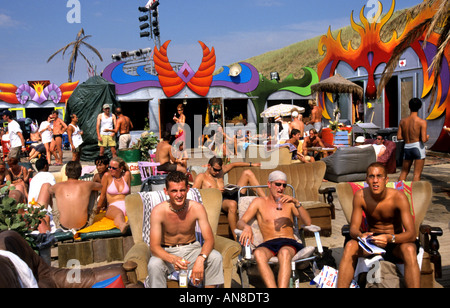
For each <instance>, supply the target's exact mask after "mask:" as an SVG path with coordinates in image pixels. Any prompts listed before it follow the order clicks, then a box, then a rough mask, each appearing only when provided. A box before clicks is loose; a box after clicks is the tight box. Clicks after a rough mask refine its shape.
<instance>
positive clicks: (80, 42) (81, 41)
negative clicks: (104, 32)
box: [47, 28, 103, 82]
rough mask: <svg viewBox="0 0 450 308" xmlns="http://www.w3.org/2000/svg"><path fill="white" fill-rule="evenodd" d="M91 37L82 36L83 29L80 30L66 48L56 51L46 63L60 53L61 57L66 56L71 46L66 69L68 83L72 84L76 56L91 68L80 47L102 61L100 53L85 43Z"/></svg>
mask: <svg viewBox="0 0 450 308" xmlns="http://www.w3.org/2000/svg"><path fill="white" fill-rule="evenodd" d="M91 36H92V35H85V34H84V29H83V28H81V30H80V32H78V34H77V37H76V39H75V41H73V42H71V43H69V44H67V45H66V46H64V47H63V48H61V49H60V50H58V51H57V52H55V53H54V54H52V55H51V56H50V58H48V60H47V63H48V62H50V61H51V60H52V59H53V58H54V57H55V56H56V55H57V54H58V53H60V52H62V55H63V57H64V55H65V54H66V51H67V49H69V47H70V46H73V48H72V53H71V55H70V61H69V68H68V73H69V82H72V78H73V76H74V75H75V65H76V64H77V58H78V55H81V56H82V57H83V58H84V60H85V61H86V62H87V64H88V65H89V67H92V64H91V62H89V60H88V59H87V58H86V56H85V55H84V54H83V52H81V47H82V46H85V47H87V48H89V49H90V50H91V51H93V52H94V53H95V54H96V55H97V56H98V57H99V58H100V60H101V61H103V58H102V56H101V55H100V53H99V52H98V50H97V49H95V48H94V47H93V46H92V45H90V44H88V43H86V42H85V41H86V40H87V39H88V38H90V37H91Z"/></svg>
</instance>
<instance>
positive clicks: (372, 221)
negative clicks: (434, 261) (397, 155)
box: [337, 163, 420, 288]
mask: <svg viewBox="0 0 450 308" xmlns="http://www.w3.org/2000/svg"><path fill="white" fill-rule="evenodd" d="M366 181H367V183H368V184H369V187H367V188H364V189H361V190H359V191H357V192H356V193H355V196H354V198H353V213H352V219H351V222H350V236H351V238H352V240H350V241H349V242H347V244H346V245H345V248H344V254H343V256H342V260H341V263H340V265H339V276H338V282H337V286H338V287H341V288H348V287H349V286H350V282H351V280H352V279H353V276H354V273H355V266H356V260H357V258H356V257H358V256H367V253H363V250H362V249H361V248H360V247H359V244H358V241H357V238H358V237H360V238H363V237H369V236H370V237H371V239H372V243H374V244H375V245H377V246H379V247H382V248H384V249H385V250H386V254H385V255H384V259H385V260H389V261H395V259H400V260H403V262H404V264H405V282H406V285H407V287H417V288H418V287H420V270H419V265H418V263H417V247H416V244H415V240H416V231H415V227H414V219H413V217H412V215H411V211H410V207H409V202H408V199H407V198H406V195H405V194H404V193H403V192H400V191H398V190H396V189H393V188H386V184H387V182H388V181H389V178H388V176H387V172H386V168H385V167H384V166H383V165H382V164H380V163H373V164H372V165H370V166H369V168H368V169H367V179H366ZM363 213H365V214H366V217H367V224H368V230H367V231H364V230H361V222H362V219H363V218H362V217H363Z"/></svg>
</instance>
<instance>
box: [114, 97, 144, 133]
mask: <svg viewBox="0 0 450 308" xmlns="http://www.w3.org/2000/svg"><path fill="white" fill-rule="evenodd" d="M120 107H121V108H122V114H123V115H126V116H127V117H129V118H130V120H131V123H133V130H145V129H146V128H147V127H148V119H149V115H148V113H149V109H148V108H149V106H148V101H127V102H120Z"/></svg>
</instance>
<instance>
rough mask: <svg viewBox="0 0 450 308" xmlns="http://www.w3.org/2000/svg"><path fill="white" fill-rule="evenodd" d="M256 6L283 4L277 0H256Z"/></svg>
mask: <svg viewBox="0 0 450 308" xmlns="http://www.w3.org/2000/svg"><path fill="white" fill-rule="evenodd" d="M254 2H255V5H256V6H263V7H273V6H282V4H281V2H279V1H276V0H254Z"/></svg>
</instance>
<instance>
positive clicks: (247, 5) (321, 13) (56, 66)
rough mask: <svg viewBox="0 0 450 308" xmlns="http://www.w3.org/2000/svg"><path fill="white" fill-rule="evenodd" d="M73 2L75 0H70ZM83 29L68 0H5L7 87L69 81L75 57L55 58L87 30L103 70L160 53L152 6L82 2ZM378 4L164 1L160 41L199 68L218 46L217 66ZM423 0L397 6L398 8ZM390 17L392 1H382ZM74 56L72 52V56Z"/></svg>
mask: <svg viewBox="0 0 450 308" xmlns="http://www.w3.org/2000/svg"><path fill="white" fill-rule="evenodd" d="M70 1H71V0H70ZM78 1H79V2H80V4H81V11H80V17H81V23H69V22H68V21H67V14H68V13H69V11H70V10H71V8H72V7H67V5H68V3H69V0H20V1H11V0H0V3H1V5H0V83H12V84H15V85H16V86H19V85H20V84H22V83H26V82H27V81H28V80H50V81H51V82H53V83H56V84H57V85H60V84H62V83H65V82H67V67H68V60H69V56H68V55H67V56H66V57H65V58H64V59H63V58H62V56H60V55H59V56H57V57H55V58H54V59H53V60H52V61H51V62H50V63H47V62H46V61H47V59H48V58H49V56H50V55H51V54H52V53H54V52H55V51H57V50H58V49H60V48H62V47H63V46H64V45H66V44H67V43H69V42H72V41H73V40H74V39H75V37H76V34H77V33H78V31H79V30H80V29H81V28H84V30H85V32H86V34H88V35H92V37H91V38H90V39H89V40H88V41H87V42H88V43H90V44H91V45H93V46H94V47H96V48H97V49H98V50H99V51H100V53H101V54H102V57H103V62H100V60H98V58H96V57H94V54H93V53H91V52H90V51H87V50H85V51H86V52H85V54H86V55H87V56H88V58H89V59H90V60H91V59H94V62H95V64H96V65H97V67H98V71H99V72H100V71H102V70H103V69H104V68H105V67H106V66H107V65H108V64H109V63H111V62H112V61H111V55H112V54H114V53H119V52H121V51H129V50H136V49H139V48H146V47H153V46H154V44H153V42H152V41H149V40H148V39H146V38H140V37H139V32H140V30H139V25H140V23H139V21H138V18H139V16H141V13H140V12H139V11H138V7H139V6H144V5H145V4H146V3H147V1H148V0H78ZM374 2H375V1H374V0H315V1H314V0H313V1H305V0H240V1H238V0H190V1H188V0H160V3H161V4H160V6H159V14H160V28H161V40H162V42H165V41H167V40H172V43H171V44H170V46H169V51H168V54H169V59H170V60H171V61H177V62H184V61H185V60H186V61H188V62H189V64H190V65H191V66H192V67H193V68H194V69H196V68H197V67H198V65H199V63H200V60H201V57H202V51H201V47H200V45H199V44H198V41H199V40H200V41H203V42H204V43H205V44H206V45H207V46H209V47H210V48H211V47H214V48H215V50H216V55H217V67H220V66H223V65H229V64H232V63H233V62H237V61H240V60H245V59H248V58H250V57H253V56H256V55H259V54H262V53H265V52H268V51H271V50H275V49H279V48H283V47H285V46H288V45H290V44H293V43H296V42H299V41H303V40H306V39H309V38H312V37H315V36H318V35H323V34H326V32H327V29H328V27H329V26H331V27H332V30H336V29H339V28H341V27H343V26H347V25H349V24H350V14H351V12H352V10H353V11H355V14H354V15H355V20H356V21H359V12H360V10H361V9H362V7H363V6H364V5H366V7H367V9H366V12H367V13H369V11H370V10H372V9H373V8H374V6H373V5H372V3H374ZM420 2H422V1H421V0H397V1H396V10H399V9H403V8H407V7H411V6H414V5H416V4H419V3H420ZM381 3H382V4H383V11H384V12H387V11H388V10H389V8H390V6H391V3H392V0H381ZM68 54H70V52H68ZM86 79H87V73H86V64H85V62H84V60H82V59H79V60H78V63H77V70H76V75H75V78H74V80H80V81H81V82H83V81H85V80H86Z"/></svg>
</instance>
